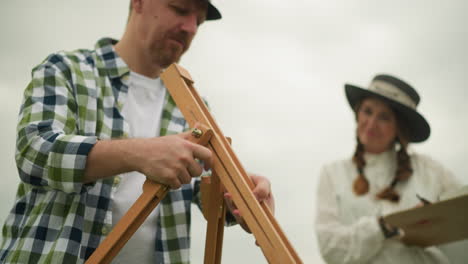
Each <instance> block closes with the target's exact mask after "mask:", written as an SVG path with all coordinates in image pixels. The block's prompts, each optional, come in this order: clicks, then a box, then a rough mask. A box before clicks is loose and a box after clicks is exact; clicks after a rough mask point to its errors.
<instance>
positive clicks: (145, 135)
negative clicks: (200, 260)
mask: <svg viewBox="0 0 468 264" xmlns="http://www.w3.org/2000/svg"><path fill="white" fill-rule="evenodd" d="M219 18H221V14H220V13H219V11H218V10H217V9H216V8H215V7H214V6H213V5H212V4H211V3H210V2H207V1H206V0H131V12H130V17H129V20H128V25H127V28H126V31H125V33H124V35H123V37H122V39H121V40H120V41H118V42H117V41H115V40H112V39H108V38H104V39H101V40H99V41H98V43H97V44H96V49H95V50H93V51H89V50H79V51H74V52H60V53H57V54H52V55H50V56H49V57H48V58H47V59H46V60H45V61H44V62H43V63H42V64H40V65H39V66H37V67H36V68H35V69H34V70H33V74H32V76H33V78H32V81H31V83H30V84H29V85H28V87H27V88H26V91H25V97H24V101H23V105H22V107H21V113H20V118H19V123H18V137H17V152H16V162H17V166H18V171H19V175H20V178H21V183H20V186H19V189H18V193H17V199H16V203H15V205H14V208H13V209H12V211H11V213H10V215H9V216H8V218H7V220H6V223H5V225H4V228H3V241H2V244H1V248H0V262H4V263H77V262H78V263H82V262H84V261H85V260H86V259H87V258H88V257H89V256H90V255H91V254H92V253H93V251H94V250H95V249H96V248H97V247H98V246H99V244H100V242H102V240H103V239H104V238H105V236H106V235H107V234H108V232H109V231H110V230H111V229H112V226H113V225H115V224H116V222H117V221H118V220H119V219H120V218H121V217H122V215H123V214H125V212H126V211H127V210H128V208H129V207H130V205H131V204H132V203H133V202H134V201H135V200H136V198H137V197H138V196H139V194H140V193H141V185H142V183H143V182H144V180H145V179H146V178H149V179H151V180H154V181H157V182H160V183H163V184H166V185H169V186H170V187H171V189H172V190H171V192H170V193H169V194H168V195H167V197H166V198H165V199H164V200H163V201H162V202H161V204H160V205H159V206H158V207H157V209H156V210H154V212H152V214H151V215H150V216H149V217H148V219H147V220H146V221H145V223H144V224H143V225H142V227H141V228H140V229H139V230H138V231H137V233H136V234H135V235H134V237H132V239H131V240H130V241H129V242H128V244H127V245H126V246H125V247H124V248H123V250H122V252H121V253H120V254H119V255H118V256H117V258H116V259H115V263H128V262H130V261H132V262H134V263H189V261H190V259H189V247H190V232H189V231H190V204H191V202H197V203H198V202H199V199H198V197H199V180H198V179H194V178H192V177H195V176H199V175H200V174H201V173H202V171H203V168H202V167H201V166H200V165H199V163H197V162H196V160H195V159H198V160H201V161H203V163H204V164H206V166H207V168H208V167H209V165H210V164H211V158H212V157H211V156H212V153H211V152H210V150H209V149H207V148H205V147H203V146H200V145H196V144H193V143H191V142H189V141H188V140H187V139H188V137H189V136H190V134H189V132H185V133H182V131H184V130H185V129H187V128H188V127H187V124H186V122H185V120H184V119H183V116H182V115H181V113H180V111H179V110H178V108H177V107H176V106H175V104H174V102H173V100H172V99H171V98H170V96H169V94H168V93H167V92H166V89H165V88H164V85H163V84H162V82H161V80H160V79H159V76H160V74H161V72H162V71H163V70H164V68H166V67H167V66H169V65H170V64H172V63H174V62H177V61H178V60H179V59H180V57H181V56H182V54H183V53H184V52H185V51H187V50H188V48H189V46H190V43H191V41H192V39H193V37H194V36H195V34H196V32H197V29H198V26H200V25H201V24H202V23H203V22H204V21H205V20H212V19H219ZM251 178H252V180H253V182H254V183H255V184H256V187H255V189H254V193H255V195H256V196H257V197H258V199H259V201H265V202H267V203H268V204H269V205H271V206H272V203H273V201H272V195H271V194H270V185H269V181H268V180H267V179H266V178H264V177H261V176H255V175H252V176H251ZM234 213H235V216H237V217H238V216H239V215H238V213H237V212H236V211H234Z"/></svg>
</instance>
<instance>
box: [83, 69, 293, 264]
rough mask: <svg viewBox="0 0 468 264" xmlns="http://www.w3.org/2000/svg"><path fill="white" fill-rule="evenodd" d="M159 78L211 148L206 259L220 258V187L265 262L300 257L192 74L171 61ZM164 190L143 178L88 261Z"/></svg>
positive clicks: (102, 257)
mask: <svg viewBox="0 0 468 264" xmlns="http://www.w3.org/2000/svg"><path fill="white" fill-rule="evenodd" d="M161 78H162V80H163V82H164V84H165V86H166V88H167V90H168V91H169V93H170V94H171V96H172V98H173V99H174V101H175V103H176V105H177V106H178V107H179V109H180V110H181V112H182V114H183V115H184V118H185V120H186V121H187V122H188V124H189V125H190V126H191V127H194V126H195V125H196V124H198V130H196V131H194V132H192V135H193V137H192V138H191V139H190V140H191V141H192V142H195V143H197V144H201V145H205V146H207V147H208V148H209V149H210V150H211V151H212V153H213V166H212V172H213V175H212V176H211V177H210V178H209V179H206V178H205V179H202V188H203V191H202V194H203V197H202V207H203V208H204V210H203V211H204V212H203V214H204V216H205V218H206V219H207V221H208V226H207V237H206V244H205V264H214V263H221V250H222V241H223V230H224V229H223V228H224V216H225V213H226V208H225V205H224V198H223V192H222V190H223V188H225V189H226V190H227V191H228V192H229V193H230V194H231V195H232V199H233V202H234V203H235V204H236V206H237V208H238V209H239V210H240V212H241V214H242V217H243V218H244V220H245V222H246V224H247V225H248V227H249V228H250V230H251V231H252V233H253V235H254V236H255V238H256V240H257V243H258V245H259V246H260V248H261V249H262V251H263V254H264V255H265V257H266V259H267V260H268V262H269V263H278V264H289V263H302V261H301V259H300V258H299V256H298V254H297V253H296V251H295V250H294V248H293V247H292V245H291V244H290V242H289V241H288V239H287V237H286V235H285V234H284V233H283V231H282V230H281V228H280V226H279V225H278V223H277V222H276V220H275V218H274V217H273V215H272V213H271V211H270V210H269V208H268V207H267V206H266V205H265V204H264V203H262V204H260V203H259V202H258V201H257V199H256V198H255V196H254V195H253V192H252V189H253V187H254V185H253V183H252V181H251V180H250V178H249V176H248V175H247V173H246V171H245V169H244V168H243V167H242V165H241V163H240V161H239V160H238V158H237V156H236V155H235V154H234V151H233V150H232V148H231V146H230V143H229V141H228V139H226V137H225V136H224V135H223V133H222V132H221V129H220V128H219V127H218V125H217V124H216V122H215V120H214V119H213V117H212V116H211V114H210V113H209V111H208V109H207V107H206V105H205V103H204V102H203V101H202V99H201V97H200V96H199V95H198V93H197V91H196V90H195V88H194V87H193V86H192V84H193V80H192V78H191V76H190V74H189V73H188V72H187V71H186V70H185V69H184V68H182V67H180V66H178V65H177V64H173V65H171V66H170V67H169V68H168V69H166V71H164V73H163V74H162V75H161ZM207 186H208V187H207ZM167 192H168V187H167V186H163V185H160V184H157V183H155V182H151V181H149V180H147V181H146V182H145V183H144V185H143V193H142V194H141V196H140V197H139V198H138V199H137V201H136V202H135V203H134V204H133V206H132V207H131V208H130V209H129V211H128V212H127V213H126V214H125V215H124V216H123V217H122V219H121V220H120V221H119V222H118V223H117V225H116V226H115V227H114V229H113V230H112V231H111V232H110V233H109V235H108V236H107V237H106V239H105V240H104V241H103V242H102V243H101V245H100V246H99V247H98V248H97V249H96V250H95V251H94V253H93V254H92V255H91V257H90V258H89V259H88V261H87V262H86V263H87V264H94V263H99V264H101V263H110V262H111V261H112V259H113V258H114V257H115V256H116V255H117V253H118V252H119V251H120V249H121V248H122V247H123V246H124V245H125V243H126V242H127V241H128V239H130V237H131V236H132V235H133V233H134V232H135V231H136V230H137V229H138V227H139V226H140V225H141V224H142V223H143V221H144V220H145V219H146V217H147V216H148V215H149V214H150V212H151V211H152V210H153V209H154V208H155V207H156V205H157V204H158V203H159V202H160V201H161V200H162V199H163V198H164V196H165V195H166V194H167Z"/></svg>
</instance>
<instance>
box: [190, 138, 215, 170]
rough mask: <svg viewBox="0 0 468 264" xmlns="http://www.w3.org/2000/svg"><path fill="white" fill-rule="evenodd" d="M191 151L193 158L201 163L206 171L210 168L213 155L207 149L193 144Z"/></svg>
mask: <svg viewBox="0 0 468 264" xmlns="http://www.w3.org/2000/svg"><path fill="white" fill-rule="evenodd" d="M192 151H193V157H194V158H196V159H199V160H201V161H203V163H204V164H205V168H206V169H207V168H211V166H212V164H213V155H212V153H211V150H210V149H209V148H207V147H204V146H201V145H198V144H193V149H192Z"/></svg>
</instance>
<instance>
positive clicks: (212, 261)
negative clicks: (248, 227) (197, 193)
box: [201, 172, 226, 264]
mask: <svg viewBox="0 0 468 264" xmlns="http://www.w3.org/2000/svg"><path fill="white" fill-rule="evenodd" d="M201 188H202V194H203V193H204V194H203V198H202V199H203V200H202V206H203V214H204V216H205V218H206V220H207V222H208V223H207V228H206V240H205V262H204V263H205V264H219V263H221V255H222V250H223V236H224V222H225V218H226V206H225V204H224V196H223V190H222V188H223V187H222V185H221V181H220V180H219V177H218V176H217V175H216V174H215V173H214V172H213V173H212V175H211V177H203V178H202V187H201Z"/></svg>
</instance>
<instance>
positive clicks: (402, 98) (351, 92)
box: [345, 74, 431, 142]
mask: <svg viewBox="0 0 468 264" xmlns="http://www.w3.org/2000/svg"><path fill="white" fill-rule="evenodd" d="M345 91H346V98H347V99H348V102H349V104H350V106H351V108H352V109H353V110H355V106H356V104H358V103H359V102H360V101H361V100H362V99H364V98H366V97H376V98H379V99H381V100H383V101H384V102H386V103H387V104H388V105H389V106H390V107H391V108H392V109H393V110H394V111H395V113H396V114H397V115H398V117H399V118H400V119H402V121H403V122H404V125H405V126H407V128H408V131H409V133H410V134H409V140H410V141H411V142H422V141H424V140H426V139H428V138H429V135H430V134H431V128H430V126H429V123H428V122H427V121H426V119H425V118H424V117H423V116H422V115H421V114H420V113H419V112H418V111H417V110H416V107H417V106H418V104H419V101H420V97H419V95H418V93H417V92H416V90H415V89H414V88H413V87H411V85H409V84H408V83H406V82H404V81H402V80H400V79H398V78H396V77H394V76H390V75H386V74H380V75H377V76H375V77H374V79H372V81H371V83H370V85H369V87H368V88H361V87H359V86H355V85H352V84H345Z"/></svg>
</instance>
